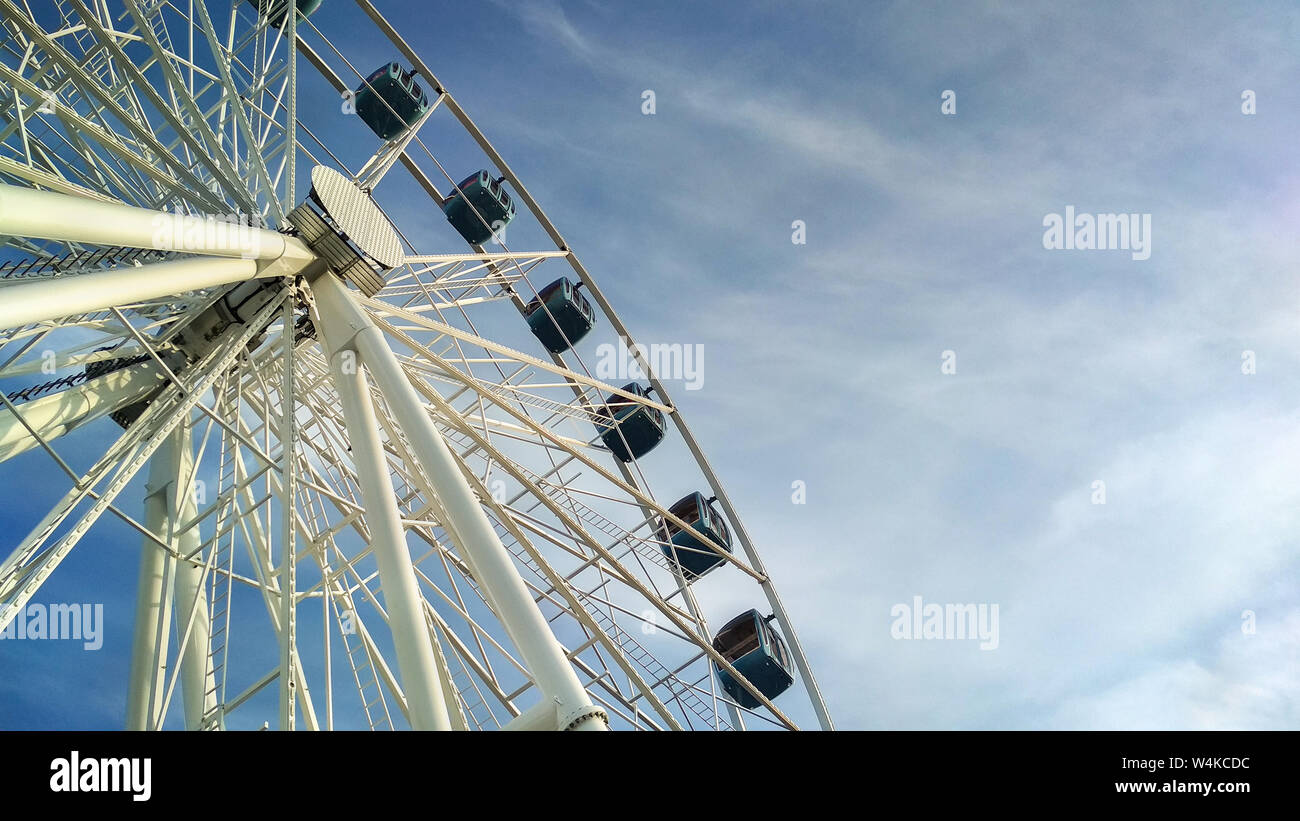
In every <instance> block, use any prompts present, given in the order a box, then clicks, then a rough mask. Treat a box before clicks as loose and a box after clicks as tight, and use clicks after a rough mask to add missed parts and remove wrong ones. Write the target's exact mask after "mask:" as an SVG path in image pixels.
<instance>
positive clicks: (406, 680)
mask: <svg viewBox="0 0 1300 821" xmlns="http://www.w3.org/2000/svg"><path fill="white" fill-rule="evenodd" d="M322 278H323V279H328V280H333V281H334V282H336V283H338V285H339V287H340V288H342V287H343V285H342V283H339V282H338V280H337V279H335V277H334V275H333V274H330V273H326V274H324V275H323V276H322ZM345 296H346V294H345ZM317 327H318V329H319V330H320V332H321V335H322V337H323V339H324V342H325V346H326V350H327V353H328V356H329V360H330V370H331V372H332V374H333V377H334V384H335V387H336V388H337V390H338V393H339V399H340V403H341V404H342V406H343V418H344V423H345V425H346V427H347V432H348V438H349V439H350V440H351V443H352V459H353V461H354V462H355V463H356V469H357V477H358V479H359V480H360V485H361V496H362V499H363V500H364V502H365V506H366V524H367V525H369V527H370V539H371V542H370V546H371V548H372V550H373V551H374V555H375V561H376V563H377V564H378V565H379V579H380V584H382V585H383V589H384V604H385V605H386V606H387V608H388V623H389V626H390V628H391V629H392V632H393V645H394V647H395V648H396V651H397V666H398V670H399V672H400V675H401V679H402V689H403V690H404V691H405V693H406V701H407V708H408V710H409V712H410V717H411V726H412V727H413V728H414V729H416V730H450V729H451V720H450V719H449V718H448V715H447V705H446V702H445V700H444V698H443V689H442V682H441V681H440V678H439V675H438V669H437V662H436V659H435V656H434V652H433V644H432V637H431V635H430V632H429V627H428V624H427V623H426V621H425V618H424V609H423V606H422V605H421V601H422V599H421V597H420V590H419V586H418V584H417V582H416V578H415V568H414V566H413V565H412V563H411V553H410V550H409V548H408V547H407V545H406V533H405V531H403V530H402V524H401V520H400V518H399V516H398V511H397V501H396V497H395V495H394V492H393V484H392V479H391V478H390V476H389V473H388V464H387V462H386V461H385V458H384V451H383V447H382V446H381V444H380V442H379V424H378V422H377V421H376V419H375V411H374V406H373V404H372V402H371V399H370V389H369V387H368V386H367V385H366V381H365V375H364V374H363V372H362V370H361V366H360V365H361V363H360V362H358V355H357V352H356V350H355V349H354V348H353V347H352V344H353V342H352V334H351V333H350V332H349V329H348V327H347V324H346V322H340V321H338V319H337V317H336V316H335V315H334V314H333V313H332V312H331V313H329V314H322V315H321V321H320V322H319V323H318V325H317Z"/></svg>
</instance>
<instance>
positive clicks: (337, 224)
mask: <svg viewBox="0 0 1300 821" xmlns="http://www.w3.org/2000/svg"><path fill="white" fill-rule="evenodd" d="M311 181H312V189H311V196H310V197H309V198H308V200H307V201H306V202H304V203H302V204H301V205H299V206H298V207H297V208H295V209H293V210H292V211H290V212H289V214H288V219H289V222H291V223H292V224H293V226H294V227H295V228H297V229H298V235H299V237H300V238H301V239H302V241H303V242H305V243H307V244H308V245H309V246H311V249H312V250H313V251H315V252H316V253H317V254H319V255H320V257H321V259H323V260H325V262H326V263H327V264H328V265H329V267H330V268H331V269H332V270H333V271H334V273H336V274H338V275H339V276H340V277H342V278H343V279H345V280H347V281H348V282H351V283H352V284H353V285H355V286H356V287H357V289H358V290H359V291H361V292H362V293H363V294H365V295H366V296H374V295H375V294H377V293H378V292H379V290H380V289H381V288H383V287H384V279H385V274H387V273H388V271H390V270H392V269H393V268H394V267H396V266H397V265H398V264H400V263H401V261H402V259H403V257H404V256H405V254H404V253H403V252H402V243H401V240H399V239H398V237H397V231H396V230H394V229H393V226H392V223H390V222H389V221H388V217H387V216H385V215H384V212H383V211H381V210H380V208H379V206H378V205H376V204H375V201H374V200H372V199H371V198H370V195H369V194H367V193H366V192H364V191H362V190H361V189H359V188H357V186H356V185H355V184H354V183H353V182H352V180H350V179H348V178H347V177H345V176H343V175H342V174H340V173H339V172H337V171H335V170H334V169H332V168H326V167H324V166H317V167H316V168H314V169H312V172H311Z"/></svg>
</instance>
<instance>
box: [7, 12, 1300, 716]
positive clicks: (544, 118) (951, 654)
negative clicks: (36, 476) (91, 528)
mask: <svg viewBox="0 0 1300 821" xmlns="http://www.w3.org/2000/svg"><path fill="white" fill-rule="evenodd" d="M378 5H379V6H380V8H381V9H382V10H383V11H384V12H385V14H386V15H387V16H388V17H389V19H390V20H392V21H393V22H394V23H395V24H397V25H398V27H399V28H400V29H401V30H402V31H403V33H404V35H405V36H406V37H407V38H408V39H409V40H410V41H411V43H412V44H413V45H414V46H415V48H416V49H417V50H418V51H420V52H421V53H422V54H423V55H424V56H425V57H426V59H427V60H428V62H429V63H430V65H431V66H432V67H433V69H434V70H435V71H436V72H437V74H438V77H439V79H440V80H441V81H442V82H443V84H444V85H445V86H446V87H447V88H449V89H450V90H451V91H452V92H453V93H454V94H455V95H456V97H457V98H458V99H459V100H460V101H461V102H462V104H463V105H464V106H465V108H466V109H467V110H468V111H469V113H470V114H471V116H473V117H474V119H475V120H476V122H477V123H478V124H479V126H480V127H481V128H482V129H483V130H484V131H485V132H486V133H487V134H488V135H489V137H490V138H491V139H492V140H493V141H494V143H495V144H496V146H497V147H498V148H499V149H500V150H501V151H502V153H503V154H504V155H505V156H506V157H507V158H508V159H509V160H510V162H511V164H512V165H513V166H514V168H515V170H516V171H517V172H518V173H519V174H520V175H521V176H522V177H523V179H524V180H525V182H526V183H527V185H528V186H529V189H530V191H531V192H532V193H533V195H534V196H536V197H537V199H538V200H539V201H540V202H541V203H542V204H543V205H544V207H545V208H546V210H547V212H548V214H549V215H550V216H551V217H552V219H553V220H555V222H556V223H557V224H558V225H559V227H560V230H561V231H562V232H564V234H565V237H566V239H567V240H568V242H569V244H570V245H571V246H572V247H573V248H574V249H576V250H577V251H578V253H579V254H580V256H581V257H582V259H583V260H584V262H585V263H586V264H587V265H588V267H589V268H591V269H592V270H593V271H594V272H596V276H597V278H598V280H599V281H600V282H601V285H602V288H603V289H604V290H605V292H606V294H607V295H608V296H609V297H610V299H611V300H612V301H613V303H614V304H615V305H616V306H618V309H619V311H620V314H621V315H622V316H623V318H624V320H625V321H626V322H627V323H628V324H629V326H630V327H631V328H632V329H633V331H634V332H635V333H636V334H637V335H638V338H639V340H640V341H642V342H646V343H649V342H683V343H697V344H701V345H703V346H704V350H705V368H706V370H705V379H704V384H703V389H702V390H700V391H693V392H685V391H681V390H678V391H677V393H676V396H675V399H676V400H677V402H678V404H679V405H680V406H681V407H682V409H683V411H684V413H685V414H686V415H687V418H688V419H689V420H690V422H691V425H692V427H693V428H694V429H695V432H696V435H697V437H698V438H699V440H700V441H701V443H702V445H703V447H704V448H705V450H706V451H707V453H708V454H709V457H710V459H711V460H712V461H713V463H714V465H715V467H716V468H717V470H718V471H719V473H720V474H721V476H722V478H723V481H724V482H725V483H726V485H727V487H728V489H729V491H730V493H731V494H732V496H733V500H734V501H735V503H736V505H737V507H738V508H739V509H740V511H741V512H742V514H743V516H744V518H745V521H746V524H747V526H748V528H749V530H750V531H751V533H752V534H753V535H754V536H755V538H756V541H757V542H758V544H759V547H760V550H761V551H762V553H763V557H764V560H765V562H766V563H767V564H768V566H769V569H770V570H771V572H772V574H773V575H774V577H775V578H776V580H777V582H778V585H779V587H780V589H781V591H782V594H783V597H784V598H785V600H786V604H787V606H788V607H789V609H790V611H791V613H792V614H793V616H794V619H795V622H796V624H797V626H798V629H799V632H800V635H801V637H802V639H803V640H804V642H805V644H806V646H807V649H808V650H809V652H810V654H811V655H812V657H813V663H814V667H815V669H816V670H817V672H818V675H819V678H820V680H821V684H822V687H823V690H824V692H825V695H826V697H827V699H828V701H829V704H830V708H831V710H832V713H833V714H834V716H835V717H836V720H837V722H838V724H839V725H840V726H841V727H846V728H863V729H877V728H899V729H922V728H923V729H938V728H972V729H974V728H980V729H983V728H1100V729H1128V728H1144V729H1145V728H1172V729H1197V728H1211V729H1212V728H1292V729H1295V728H1298V727H1300V698H1298V696H1297V693H1300V687H1297V683H1298V682H1300V595H1298V594H1297V585H1296V581H1297V579H1298V578H1300V572H1298V571H1300V546H1298V544H1297V538H1296V534H1297V532H1300V514H1297V512H1296V511H1298V510H1300V504H1298V503H1300V491H1298V490H1297V483H1296V482H1295V477H1296V472H1295V469H1294V462H1293V458H1294V455H1295V454H1296V453H1297V452H1298V449H1300V415H1298V414H1297V412H1296V410H1295V406H1296V400H1297V398H1300V380H1298V379H1297V373H1300V371H1298V370H1297V365H1300V346H1297V342H1296V323H1295V312H1296V310H1297V296H1298V294H1297V286H1296V283H1295V274H1296V261H1297V253H1296V252H1297V247H1296V240H1295V226H1296V224H1297V218H1300V175H1298V174H1297V171H1296V164H1295V162H1294V160H1295V144H1296V143H1295V134H1296V132H1297V127H1300V89H1297V87H1296V85H1295V81H1294V79H1295V77H1296V76H1298V73H1297V68H1300V66H1297V52H1296V49H1295V43H1296V42H1298V41H1300V39H1298V35H1300V11H1298V10H1297V9H1296V7H1295V6H1294V5H1293V4H1289V3H1282V2H1279V3H1239V4H1232V5H1231V6H1228V5H1224V6H1216V5H1211V4H1202V5H1199V6H1197V7H1193V6H1191V5H1189V4H1183V3H1162V2H1152V3H1144V4H1140V5H1137V6H1131V5H1129V4H1118V3H1097V4H1087V5H1086V6H1082V7H1063V6H1060V5H1057V4H1028V3H1023V4H1022V3H1005V2H988V3H979V2H969V3H965V2H962V3H924V2H900V3H864V2H838V3H837V2H806V3H801V4H795V5H792V4H786V3H771V2H745V3H739V2H736V3H687V2H681V3H671V2H669V3H656V4H650V5H647V4H640V3H631V2H594V0H580V1H577V2H563V3H561V2H528V1H527V0H521V1H520V2H489V3H478V4H442V5H445V6H446V8H439V9H438V11H437V17H436V19H431V16H430V12H429V11H428V10H427V7H426V5H425V4H422V3H420V4H416V3H402V2H394V1H393V0H387V2H379V3H378ZM335 6H339V7H341V8H340V9H339V10H338V11H337V13H338V14H339V15H345V16H344V17H340V18H337V19H335V18H331V17H329V15H331V14H334V13H335V9H334V7H335ZM354 15H356V12H355V9H353V8H351V7H350V5H348V4H344V3H342V2H341V0H332V1H331V0H327V3H326V5H325V7H324V8H323V9H322V11H321V13H320V14H319V15H318V16H317V18H314V19H315V21H316V22H317V24H318V25H320V26H321V27H322V28H323V29H325V30H326V31H327V32H329V33H330V34H331V36H335V37H338V36H340V34H341V32H343V31H345V30H346V22H345V21H346V19H348V17H346V16H354ZM446 15H450V16H449V17H448V16H446ZM351 47H352V48H353V49H354V50H355V58H354V62H356V63H357V64H358V66H359V67H360V66H365V67H366V68H365V69H364V70H368V69H369V68H370V67H372V66H373V65H378V64H379V63H381V62H382V61H384V60H385V59H388V56H389V55H388V53H387V52H386V51H385V49H384V47H383V46H382V44H379V43H378V42H376V41H374V40H373V39H369V36H368V35H367V34H365V33H359V34H358V35H357V37H356V39H355V41H353V42H352V43H351ZM349 57H350V58H353V57H354V55H353V53H351V52H350V53H349ZM646 89H652V90H654V92H655V94H656V113H655V114H654V115H653V116H645V115H643V114H642V113H641V95H642V92H643V91H644V90H646ZM945 89H951V90H953V91H955V92H956V102H957V111H956V114H955V115H952V116H945V115H944V114H942V113H941V111H940V102H941V100H940V95H941V93H942V92H943V91H944V90H945ZM1246 89H1250V90H1252V91H1254V92H1255V95H1256V100H1257V103H1256V104H1257V113H1255V114H1254V115H1249V116H1248V115H1245V114H1243V113H1242V109H1241V105H1242V103H1241V95H1242V92H1243V90H1246ZM312 93H313V92H312V91H311V89H310V88H308V89H306V90H305V92H304V94H305V95H307V98H308V99H310V95H311V94H312ZM319 100H320V104H321V105H327V104H331V103H330V100H329V95H328V94H326V93H323V92H322V93H320V95H319ZM424 136H425V138H426V139H430V140H433V139H436V135H435V134H432V133H426V134H425V135H424ZM371 147H372V146H370V144H368V143H365V142H361V141H357V144H356V145H355V146H352V145H349V148H350V149H353V153H354V154H357V155H361V156H364V154H365V153H366V152H368V151H369V150H370V148H371ZM449 150H454V149H449ZM381 200H382V197H381ZM1067 205H1072V206H1074V207H1075V208H1076V209H1077V210H1078V211H1081V212H1090V213H1147V214H1150V215H1151V218H1152V226H1153V228H1152V231H1153V234H1152V253H1151V257H1150V259H1148V260H1145V261H1135V260H1133V259H1131V258H1130V255H1129V254H1128V253H1127V252H1122V251H1051V250H1046V249H1044V247H1043V243H1042V236H1043V227H1042V221H1043V218H1044V216H1045V215H1047V214H1049V213H1061V212H1063V211H1064V209H1065V207H1066V206H1067ZM390 210H391V209H390ZM433 216H434V221H435V222H436V221H437V220H438V219H440V217H438V216H437V215H436V214H435V215H433ZM794 220H803V221H804V222H805V223H806V226H807V242H806V244H803V245H796V244H793V243H792V242H791V223H792V222H793V221H794ZM421 221H422V219H421V216H420V215H418V214H402V215H401V216H400V217H399V218H398V222H399V224H402V225H403V227H409V228H410V230H411V231H413V232H414V233H416V234H418V235H420V236H421V237H422V238H423V237H424V236H425V234H423V233H421V231H422V230H423V229H421V228H420V223H421ZM428 231H429V232H430V233H429V234H428V235H427V236H428V242H429V244H430V248H431V250H432V248H433V246H434V244H435V243H436V242H440V241H441V240H438V239H436V238H435V237H443V238H445V236H446V234H445V229H444V228H442V227H441V226H435V227H433V228H429V229H428ZM437 232H442V233H437ZM421 244H422V245H423V242H422V243H421ZM515 244H516V243H512V245H515ZM1248 350H1249V351H1253V352H1254V353H1255V361H1256V372H1255V373H1254V374H1250V375H1248V374H1244V373H1243V372H1242V355H1243V351H1248ZM943 351H953V352H955V354H956V362H957V369H956V373H953V374H944V373H942V372H941V370H940V365H941V354H942V352H943ZM32 464H35V462H34V461H33V462H32ZM796 480H799V481H804V482H806V484H807V504H804V505H794V504H791V499H790V493H791V483H792V482H794V481H796ZM1097 480H1101V481H1103V482H1105V488H1106V503H1105V504H1104V505H1101V504H1093V503H1092V499H1093V493H1094V491H1093V483H1094V482H1095V481H1097ZM6 496H7V497H8V498H7V499H6V500H4V501H3V502H2V503H0V504H3V505H4V506H5V508H6V509H7V510H8V511H9V512H8V513H3V512H0V517H5V518H3V519H0V521H5V520H9V521H12V520H13V519H15V518H19V517H18V516H17V514H16V513H14V512H13V511H14V508H15V507H20V506H21V505H20V502H19V501H17V500H15V499H14V498H13V496H12V495H9V494H6ZM22 518H25V517H22ZM113 528H117V531H114V530H113ZM103 532H104V533H105V535H104V536H102V537H101V538H103V539H104V543H105V544H106V545H112V544H116V541H120V542H121V544H122V545H129V544H131V543H134V541H135V540H134V538H133V537H131V536H130V534H129V533H127V532H126V530H125V528H123V527H122V526H120V525H117V524H108V525H107V528H106V529H105V530H104V531H103ZM114 532H116V533H117V536H116V537H114V536H113V533H114ZM115 539H116V541H115ZM90 546H91V545H89V544H87V545H83V547H90ZM79 552H81V553H91V556H90V557H88V558H86V559H84V560H81V563H80V564H78V565H77V566H75V567H73V566H71V565H69V566H67V567H66V568H65V570H67V571H68V572H67V573H66V574H64V575H63V577H61V578H60V577H56V579H55V580H54V582H53V583H52V586H51V587H50V588H47V590H46V591H43V598H45V599H47V600H79V599H78V598H77V596H78V595H79V594H78V593H77V592H74V591H77V590H84V587H79V586H78V585H79V584H82V583H84V582H85V581H86V580H87V579H90V578H102V579H104V580H105V584H106V585H107V583H108V581H109V580H116V581H121V582H122V583H123V584H124V585H125V586H126V589H128V590H133V585H134V567H135V563H134V556H133V554H131V553H130V551H129V549H127V548H125V547H123V548H121V550H120V551H119V554H118V555H119V557H126V558H121V561H120V562H117V561H113V560H112V559H111V557H107V556H104V555H102V554H101V555H98V556H96V555H95V554H93V553H92V552H91V551H85V550H80V549H79ZM123 580H125V581H123ZM61 585H66V587H60V586H61ZM717 592H718V598H717V599H716V600H715V601H712V602H710V603H708V605H707V606H708V609H709V611H710V614H711V618H714V619H718V618H721V619H725V618H726V615H727V614H729V613H730V612H735V611H736V609H737V608H739V607H742V606H743V607H748V606H751V605H752V604H754V602H752V601H749V600H746V599H744V597H743V595H742V594H740V593H739V592H736V591H733V590H731V589H720V590H718V591H717ZM915 595H920V596H922V597H923V598H924V600H925V601H927V602H939V603H966V602H971V603H996V604H998V605H999V608H1000V632H1001V635H1000V642H999V647H998V649H997V650H995V651H981V650H980V649H979V648H978V646H977V643H976V642H971V641H899V640H895V639H893V638H892V637H891V635H890V629H889V627H890V621H891V618H890V609H891V607H892V606H893V605H895V604H897V603H909V602H911V601H912V597H913V596H915ZM82 598H84V595H82ZM110 601H111V600H110ZM122 601H123V602H124V606H125V607H126V609H124V610H119V611H118V612H119V613H120V618H121V619H123V635H126V634H127V632H128V631H127V630H126V629H125V622H126V621H129V601H130V597H129V594H128V595H126V597H125V598H123V599H122ZM107 609H108V611H109V613H110V619H111V618H112V615H111V614H112V612H113V610H114V608H112V607H111V606H110V607H109V608H107ZM1245 610H1250V611H1253V612H1254V613H1255V614H1256V632H1255V633H1253V634H1246V633H1244V632H1243V630H1242V628H1241V625H1242V613H1243V611H1245ZM13 644H17V643H13ZM54 644H55V643H47V644H46V646H45V647H43V648H41V653H39V654H38V653H34V652H32V651H31V649H30V648H27V649H23V650H22V651H20V650H18V649H17V648H15V647H13V645H9V646H6V645H3V644H0V659H5V661H4V662H3V663H5V664H7V665H8V664H13V663H15V660H14V659H15V656H14V655H12V654H15V653H19V652H21V656H19V657H18V658H20V659H21V664H22V665H23V670H24V672H23V675H22V676H14V677H9V676H6V679H7V680H6V681H5V682H4V683H0V726H6V727H12V726H51V725H55V724H59V725H61V724H63V723H65V722H66V723H67V724H70V725H71V726H84V725H86V724H87V723H92V724H96V725H97V726H98V725H99V724H100V723H102V724H103V725H104V726H114V724H115V719H114V718H113V712H112V711H113V710H114V709H117V710H120V707H115V706H114V705H113V704H111V703H109V702H111V700H112V698H114V697H115V696H114V693H116V692H118V690H117V686H118V685H117V683H118V682H124V681H125V675H126V674H125V666H126V661H125V659H126V648H125V646H122V647H121V648H120V649H121V652H120V653H117V654H114V653H111V652H108V651H107V649H106V651H103V652H100V653H98V654H82V653H80V652H76V653H74V652H73V651H72V650H71V649H69V648H54V647H53V645H54ZM85 655H94V656H96V658H94V659H92V660H90V661H86V660H85V659H84V656H85ZM72 665H78V666H80V667H81V668H82V669H83V670H84V674H83V676H82V677H81V678H79V679H78V683H77V684H73V685H69V684H68V683H67V679H66V676H65V675H64V674H65V673H66V671H67V670H68V669H69V668H70V666H72ZM100 677H102V681H101V680H100ZM20 678H21V679H22V680H21V681H18V680H17V679H20ZM33 682H37V683H42V682H43V683H45V684H46V685H48V686H49V687H58V688H60V689H63V688H71V691H70V697H72V698H74V699H80V701H79V703H80V704H82V705H84V708H82V707H78V708H77V709H76V710H75V711H73V712H72V713H71V714H70V713H69V710H68V709H66V708H60V709H58V710H54V709H53V708H51V707H47V706H45V705H43V704H41V703H40V699H37V698H33V697H32V696H31V693H30V691H31V690H32V689H33V687H32V684H33ZM105 682H107V683H111V684H112V685H113V686H111V687H110V686H108V684H107V683H105ZM19 684H22V690H23V691H27V693H26V695H24V694H22V693H21V692H20V691H19V689H18V685H19ZM83 684H84V686H82V685H83ZM101 685H102V686H101ZM106 688H107V692H106ZM35 689H38V690H39V689H40V688H39V687H37V688H35ZM790 698H792V699H793V698H795V697H794V696H791V697H790ZM783 706H784V705H783ZM792 712H793V713H795V714H796V715H797V716H800V717H802V718H804V720H807V711H806V710H805V709H803V708H802V707H798V706H794V705H792Z"/></svg>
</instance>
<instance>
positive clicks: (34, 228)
mask: <svg viewBox="0 0 1300 821" xmlns="http://www.w3.org/2000/svg"><path fill="white" fill-rule="evenodd" d="M0 235H4V236H14V237H30V238H33V239H47V240H56V241H59V242H80V243H84V244H86V245H105V246H110V247H117V246H124V247H128V248H153V249H155V250H159V251H184V252H186V253H191V254H203V255H205V256H218V257H234V258H237V259H255V260H259V261H262V262H270V261H273V260H278V259H280V258H282V257H287V258H289V259H298V260H301V261H302V262H303V263H304V265H305V264H306V263H307V262H310V261H311V259H312V258H313V254H312V253H311V251H310V250H308V248H307V246H306V245H304V244H303V243H301V242H299V241H298V240H296V239H294V238H292V237H289V236H286V235H284V234H280V233H277V232H275V231H269V230H267V229H265V228H254V227H252V226H249V225H237V224H235V223H232V222H227V221H223V220H219V219H214V218H212V217H192V216H185V215H182V214H169V213H167V212H166V211H153V210H151V209H148V208H136V207H135V206H132V205H116V204H113V203H107V202H99V201H96V200H90V199H85V198H84V197H75V196H72V195H69V194H60V193H57V192H53V191H38V190H36V189H35V188H22V187H20V186H16V185H0ZM180 290H184V289H180ZM175 292H176V290H173V291H172V293H175Z"/></svg>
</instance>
